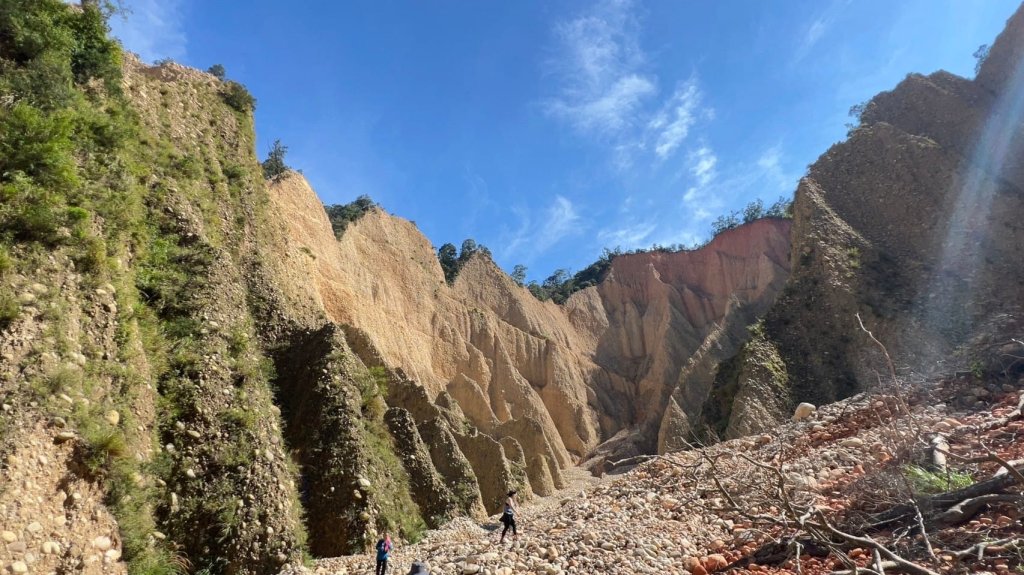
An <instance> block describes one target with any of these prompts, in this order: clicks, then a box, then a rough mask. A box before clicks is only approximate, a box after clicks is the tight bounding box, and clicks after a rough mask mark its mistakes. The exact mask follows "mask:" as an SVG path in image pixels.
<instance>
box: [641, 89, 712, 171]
mask: <svg viewBox="0 0 1024 575" xmlns="http://www.w3.org/2000/svg"><path fill="white" fill-rule="evenodd" d="M700 100H701V93H700V90H699V89H698V88H697V81H696V80H694V79H690V80H688V81H687V82H685V83H683V84H681V85H680V86H679V87H677V88H676V91H675V93H673V94H672V97H670V98H669V99H668V101H666V102H665V104H664V105H663V106H662V108H661V110H659V111H658V113H657V114H656V115H655V116H654V118H653V119H652V120H651V121H650V122H649V123H648V124H647V127H648V128H649V129H650V130H651V131H652V132H653V134H654V139H655V146H654V152H655V153H656V154H658V157H659V158H661V159H665V158H666V157H668V156H669V155H670V154H672V152H674V151H675V150H676V148H678V147H679V144H681V143H683V140H685V139H686V136H687V135H688V134H689V133H690V128H691V127H692V126H693V124H694V122H696V121H697V113H698V106H699V105H700Z"/></svg>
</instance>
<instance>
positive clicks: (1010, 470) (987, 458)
mask: <svg viewBox="0 0 1024 575" xmlns="http://www.w3.org/2000/svg"><path fill="white" fill-rule="evenodd" d="M1022 397H1024V396H1022ZM982 448H983V449H984V450H985V455H984V456H983V457H970V458H968V457H964V456H962V455H957V454H955V453H952V452H950V451H949V450H939V449H936V450H937V451H941V453H943V454H945V455H948V456H950V457H952V458H953V459H956V460H957V461H960V462H961V463H989V462H991V463H998V464H999V465H1001V466H1002V467H1003V469H1004V470H1005V471H1006V473H1007V474H1008V475H1010V476H1012V477H1013V478H1014V479H1015V480H1016V481H1017V482H1018V483H1020V484H1021V485H1024V473H1022V470H1024V465H1021V466H1020V468H1019V469H1018V468H1017V467H1014V466H1013V464H1012V463H1010V462H1009V461H1007V460H1005V459H1003V458H1002V457H999V454H997V453H996V452H994V451H992V450H991V449H989V448H987V447H985V446H982ZM1018 465H1019V464H1018ZM998 477H1002V475H1001V474H997V475H996V478H998ZM993 479H995V478H993Z"/></svg>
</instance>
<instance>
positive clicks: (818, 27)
mask: <svg viewBox="0 0 1024 575" xmlns="http://www.w3.org/2000/svg"><path fill="white" fill-rule="evenodd" d="M849 3H850V0H833V1H832V2H831V3H829V4H828V5H827V6H826V7H825V9H824V11H822V12H820V13H819V14H818V15H817V16H815V18H814V19H813V20H811V21H810V22H809V23H808V24H807V27H806V28H804V31H803V33H802V34H801V35H800V36H799V43H798V44H797V47H796V51H795V52H794V53H793V59H792V60H791V61H790V65H791V66H795V65H797V64H799V63H800V62H801V61H803V59H804V58H806V57H807V56H808V55H810V53H811V50H813V49H814V47H815V46H816V45H817V44H818V42H819V41H820V40H821V39H822V38H824V37H825V35H826V34H827V33H828V32H829V31H830V30H831V28H832V27H833V25H834V24H835V23H836V20H837V19H838V18H839V16H840V15H841V13H842V11H843V9H844V8H845V7H846V6H847V5H848V4H849Z"/></svg>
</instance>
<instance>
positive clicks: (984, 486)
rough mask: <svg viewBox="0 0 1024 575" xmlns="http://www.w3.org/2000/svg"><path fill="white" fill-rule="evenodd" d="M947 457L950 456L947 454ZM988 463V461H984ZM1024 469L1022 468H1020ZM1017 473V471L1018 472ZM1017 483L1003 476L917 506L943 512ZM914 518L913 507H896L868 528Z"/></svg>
mask: <svg viewBox="0 0 1024 575" xmlns="http://www.w3.org/2000/svg"><path fill="white" fill-rule="evenodd" d="M947 455H951V454H950V453H949V452H947ZM986 461H989V459H986ZM1022 469H1024V467H1022ZM1018 471H1019V470H1018ZM1016 481H1017V478H1016V476H1014V475H1010V474H1008V473H1007V474H1005V475H999V476H996V477H993V478H991V479H986V480H985V481H979V482H978V483H974V484H972V485H968V486H967V487H963V488H960V489H955V490H953V491H947V492H945V493H939V494H938V495H932V496H931V497H927V498H925V499H923V500H921V501H919V502H918V505H919V506H920V507H921V508H922V509H924V510H925V511H928V512H931V511H936V510H937V511H945V510H947V509H949V508H950V507H953V506H954V505H957V504H958V503H961V502H963V501H966V500H968V499H973V498H976V497H980V496H983V495H992V494H996V493H1002V492H1003V491H1005V490H1006V489H1007V488H1008V487H1010V486H1011V485H1013V484H1014V483H1015V482H1016ZM913 517H914V506H913V505H906V504H905V505H897V506H895V507H893V508H892V509H889V510H888V511H885V512H883V513H880V514H877V515H875V516H874V517H873V518H872V521H871V525H870V527H871V528H872V529H879V528H881V527H885V526H887V525H891V524H893V523H896V522H908V520H911V519H912V518H913Z"/></svg>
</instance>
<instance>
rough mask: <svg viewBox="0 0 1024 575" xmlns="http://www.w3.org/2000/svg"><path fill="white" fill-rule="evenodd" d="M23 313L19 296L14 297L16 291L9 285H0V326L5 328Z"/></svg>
mask: <svg viewBox="0 0 1024 575" xmlns="http://www.w3.org/2000/svg"><path fill="white" fill-rule="evenodd" d="M20 313H21V304H19V303H18V298H16V297H14V292H12V291H11V288H9V287H7V286H0V328H5V327H7V326H8V325H10V323H11V322H12V321H14V320H16V319H18V315H19V314H20Z"/></svg>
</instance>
